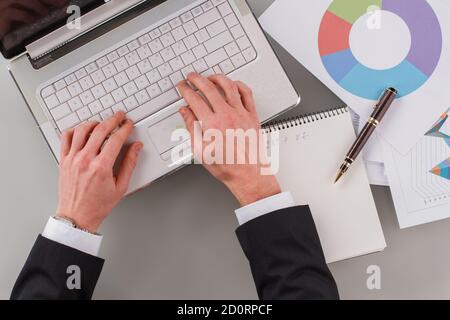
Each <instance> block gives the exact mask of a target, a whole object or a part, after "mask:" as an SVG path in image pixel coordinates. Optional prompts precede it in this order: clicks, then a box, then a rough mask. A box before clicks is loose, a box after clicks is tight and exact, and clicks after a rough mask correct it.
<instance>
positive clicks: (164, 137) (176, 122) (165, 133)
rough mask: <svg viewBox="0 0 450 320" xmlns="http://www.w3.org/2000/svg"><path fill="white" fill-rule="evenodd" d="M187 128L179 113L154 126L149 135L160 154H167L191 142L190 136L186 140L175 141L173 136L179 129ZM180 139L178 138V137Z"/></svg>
mask: <svg viewBox="0 0 450 320" xmlns="http://www.w3.org/2000/svg"><path fill="white" fill-rule="evenodd" d="M184 128H186V126H185V124H184V120H183V118H182V117H181V115H180V114H179V113H178V112H177V113H175V114H174V115H172V116H170V117H168V118H166V119H164V120H162V121H161V122H158V123H157V124H154V125H152V126H151V127H149V128H148V134H149V136H150V139H151V140H152V142H153V144H154V145H155V147H156V149H157V150H158V152H159V154H160V155H161V154H163V153H166V152H167V151H169V150H171V149H173V148H174V147H176V146H178V145H180V144H182V143H183V142H186V141H187V140H189V136H187V137H186V139H182V140H177V141H173V140H172V134H173V132H174V131H175V130H177V129H184ZM177 138H178V137H177Z"/></svg>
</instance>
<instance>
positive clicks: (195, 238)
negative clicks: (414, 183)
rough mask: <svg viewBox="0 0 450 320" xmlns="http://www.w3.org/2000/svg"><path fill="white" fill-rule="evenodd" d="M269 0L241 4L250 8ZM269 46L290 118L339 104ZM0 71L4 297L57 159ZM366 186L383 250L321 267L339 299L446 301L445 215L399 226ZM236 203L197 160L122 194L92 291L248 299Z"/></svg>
mask: <svg viewBox="0 0 450 320" xmlns="http://www.w3.org/2000/svg"><path fill="white" fill-rule="evenodd" d="M271 2H272V0H251V1H250V3H251V4H252V5H253V7H254V10H255V12H256V14H260V13H261V12H263V11H264V10H265V9H266V8H267V6H268V5H269V4H270V3H271ZM275 48H276V51H277V52H278V53H279V55H280V58H281V60H282V62H283V64H285V65H286V66H287V70H289V73H290V75H291V77H292V79H293V81H294V83H295V85H296V86H297V87H298V89H299V91H300V92H301V93H302V95H303V101H302V105H301V106H300V107H299V108H297V109H296V110H293V111H292V112H291V114H290V115H298V114H302V113H306V112H311V111H316V110H320V109H324V108H327V107H329V106H333V105H339V104H341V102H340V101H339V99H337V98H336V97H335V96H334V95H333V94H332V93H331V92H330V91H329V90H328V89H327V88H325V87H324V86H323V85H322V84H321V83H320V82H319V81H318V80H316V79H315V78H314V77H313V76H312V75H311V74H310V73H309V72H308V71H306V70H305V69H304V68H303V67H302V66H301V65H300V64H299V63H298V62H296V61H295V60H294V59H293V58H292V57H290V56H289V54H287V53H286V52H285V51H284V50H283V49H281V48H280V47H279V46H277V45H275ZM2 64H4V63H2ZM5 68H6V67H5V66H3V65H2V67H1V72H0V81H1V86H0V96H1V97H2V100H1V102H2V103H1V104H2V106H1V108H0V119H2V121H1V125H0V146H1V150H2V154H1V157H0V168H1V171H0V172H1V173H0V177H1V182H0V197H1V201H0V239H1V241H0V253H1V255H0V299H7V298H8V297H9V294H10V291H11V288H12V286H13V284H14V281H15V279H16V277H17V275H18V273H19V271H20V269H21V267H22V265H23V263H24V262H25V259H26V257H27V255H28V253H29V250H30V249H31V247H32V245H33V243H34V240H35V239H36V236H37V235H38V234H39V233H40V232H41V231H42V229H43V227H44V225H45V223H46V221H47V219H48V217H49V216H50V215H52V213H53V212H54V210H55V206H56V201H57V166H56V164H55V163H54V161H53V159H52V158H51V156H50V152H49V150H48V148H47V146H46V144H45V143H44V140H43V138H42V136H41V135H40V133H39V130H38V129H37V128H36V126H35V123H34V121H33V119H32V117H31V115H30V114H29V113H28V111H27V109H26V107H25V104H24V102H23V101H22V100H21V97H20V95H19V93H18V92H17V90H16V89H15V87H14V85H13V83H12V81H11V80H10V79H9V78H8V74H7V72H6V69H5ZM373 193H374V197H375V199H376V203H377V206H378V210H379V213H380V217H381V220H382V224H383V228H384V232H385V235H386V239H387V243H388V249H387V250H386V251H384V252H382V253H378V254H373V255H370V256H365V257H360V258H356V259H352V260H349V261H344V262H339V263H335V264H333V265H331V270H332V272H333V274H334V276H335V277H336V280H337V282H338V285H339V288H340V293H341V296H342V298H345V299H381V298H385V299H394V298H403V299H408V298H413V299H417V298H425V299H427V298H442V299H443V298H447V299H448V298H450V253H449V252H448V244H449V243H450V232H449V231H450V220H447V221H443V222H439V223H434V224H429V225H425V226H420V227H417V228H414V229H409V230H404V231H401V230H399V228H398V224H397V221H396V217H395V211H394V207H393V203H392V199H391V195H390V192H389V189H388V188H381V187H374V188H373ZM237 206H238V204H237V203H236V201H235V200H234V199H233V198H232V196H231V195H230V194H229V193H228V192H227V191H226V190H225V188H224V187H223V186H221V185H220V184H219V183H217V182H216V181H214V180H213V179H212V178H211V177H209V176H208V174H207V173H206V172H205V171H204V170H203V169H202V168H201V167H198V166H194V167H189V168H186V169H184V170H182V171H181V172H178V173H176V174H175V175H173V176H171V177H169V178H168V179H166V180H164V181H162V182H159V183H157V184H154V185H153V186H150V187H148V188H147V189H145V190H143V191H141V192H139V193H138V194H135V195H133V196H132V197H130V198H128V199H126V200H124V201H123V203H122V204H121V205H120V206H119V207H118V208H117V209H116V210H115V212H114V213H113V215H112V216H111V218H109V220H108V221H107V222H106V223H105V225H104V226H103V228H102V230H101V231H102V233H103V234H104V235H105V237H104V242H103V246H102V250H101V256H102V257H105V258H106V264H105V267H104V269H103V273H102V275H101V278H100V280H99V283H98V286H97V290H96V293H95V298H97V299H120V298H124V299H255V298H257V296H256V291H255V288H254V284H253V281H252V277H251V274H250V270H249V267H248V264H247V261H246V259H245V257H244V255H243V253H242V251H241V248H240V246H239V244H238V241H237V239H236V237H235V235H234V230H235V228H236V227H237V222H236V218H235V217H234V214H233V210H234V209H235V208H237ZM370 265H377V266H379V267H380V268H381V281H382V282H381V284H382V289H381V290H377V291H369V290H368V289H367V287H366V279H367V274H366V269H367V267H368V266H370Z"/></svg>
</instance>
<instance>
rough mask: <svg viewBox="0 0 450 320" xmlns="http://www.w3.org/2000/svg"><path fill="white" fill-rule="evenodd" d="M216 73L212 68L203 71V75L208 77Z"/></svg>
mask: <svg viewBox="0 0 450 320" xmlns="http://www.w3.org/2000/svg"><path fill="white" fill-rule="evenodd" d="M215 74H216V73H215V72H214V70H213V69H212V68H210V69H208V70H206V71H205V72H202V73H201V75H202V76H203V77H205V78H208V77H210V76H213V75H215Z"/></svg>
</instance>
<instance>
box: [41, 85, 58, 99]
mask: <svg viewBox="0 0 450 320" xmlns="http://www.w3.org/2000/svg"><path fill="white" fill-rule="evenodd" d="M55 92H56V91H55V87H53V85H49V86H48V87H46V88H44V89H42V91H41V97H42V98H44V99H45V98H47V97H49V96H51V95H52V94H54V93H55Z"/></svg>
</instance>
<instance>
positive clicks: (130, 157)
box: [116, 142, 144, 193]
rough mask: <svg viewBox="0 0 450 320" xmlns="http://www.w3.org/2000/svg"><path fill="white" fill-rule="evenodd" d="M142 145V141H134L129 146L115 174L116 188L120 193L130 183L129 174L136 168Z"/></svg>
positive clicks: (126, 188)
mask: <svg viewBox="0 0 450 320" xmlns="http://www.w3.org/2000/svg"><path fill="white" fill-rule="evenodd" d="M143 147H144V145H143V144H142V142H135V143H133V144H132V145H131V146H130V147H129V148H128V151H127V153H126V154H125V157H124V158H123V161H122V164H121V165H120V169H119V172H118V174H117V183H116V185H117V188H118V190H120V192H121V193H125V192H127V190H128V185H129V184H130V180H131V176H132V175H133V171H134V169H135V168H136V164H137V161H138V159H139V154H140V153H141V151H142V148H143Z"/></svg>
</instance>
